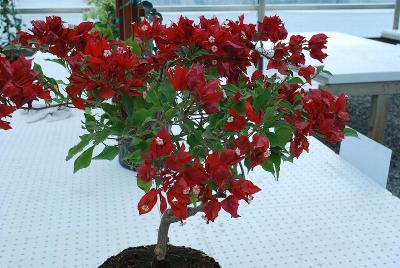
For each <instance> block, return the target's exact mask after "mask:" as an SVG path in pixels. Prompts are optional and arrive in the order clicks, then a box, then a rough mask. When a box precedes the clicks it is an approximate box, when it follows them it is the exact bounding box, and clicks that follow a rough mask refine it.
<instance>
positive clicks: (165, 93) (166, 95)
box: [160, 79, 176, 103]
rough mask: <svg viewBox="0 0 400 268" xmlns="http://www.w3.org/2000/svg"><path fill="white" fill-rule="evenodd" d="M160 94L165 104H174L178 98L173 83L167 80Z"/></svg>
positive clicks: (161, 86)
mask: <svg viewBox="0 0 400 268" xmlns="http://www.w3.org/2000/svg"><path fill="white" fill-rule="evenodd" d="M160 93H161V97H162V101H163V103H173V101H174V100H175V97H176V91H175V90H174V88H173V87H172V85H171V83H170V82H169V81H168V80H167V79H165V80H164V81H163V82H162V83H161V85H160Z"/></svg>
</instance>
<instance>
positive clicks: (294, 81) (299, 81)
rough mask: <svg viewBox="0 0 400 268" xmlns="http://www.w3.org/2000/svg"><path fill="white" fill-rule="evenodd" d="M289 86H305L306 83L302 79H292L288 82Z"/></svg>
mask: <svg viewBox="0 0 400 268" xmlns="http://www.w3.org/2000/svg"><path fill="white" fill-rule="evenodd" d="M287 83H288V84H303V83H304V81H303V79H301V78H300V77H292V78H290V79H289V80H287Z"/></svg>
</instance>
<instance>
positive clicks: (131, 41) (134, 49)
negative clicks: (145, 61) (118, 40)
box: [125, 37, 142, 57]
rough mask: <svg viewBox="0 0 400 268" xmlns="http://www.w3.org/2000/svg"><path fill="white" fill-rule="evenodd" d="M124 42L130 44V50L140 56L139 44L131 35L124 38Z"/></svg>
mask: <svg viewBox="0 0 400 268" xmlns="http://www.w3.org/2000/svg"><path fill="white" fill-rule="evenodd" d="M125 44H126V45H128V46H130V47H131V49H132V52H133V53H135V54H136V55H137V56H138V57H141V56H142V49H141V48H140V46H139V44H138V43H137V42H136V41H135V39H134V38H133V37H130V38H129V39H128V40H126V41H125Z"/></svg>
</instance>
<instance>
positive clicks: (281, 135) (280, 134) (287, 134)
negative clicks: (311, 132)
mask: <svg viewBox="0 0 400 268" xmlns="http://www.w3.org/2000/svg"><path fill="white" fill-rule="evenodd" d="M275 134H276V137H277V138H278V146H279V147H281V148H285V146H286V144H287V143H288V142H289V141H290V140H291V139H292V136H293V129H292V128H289V127H278V128H275Z"/></svg>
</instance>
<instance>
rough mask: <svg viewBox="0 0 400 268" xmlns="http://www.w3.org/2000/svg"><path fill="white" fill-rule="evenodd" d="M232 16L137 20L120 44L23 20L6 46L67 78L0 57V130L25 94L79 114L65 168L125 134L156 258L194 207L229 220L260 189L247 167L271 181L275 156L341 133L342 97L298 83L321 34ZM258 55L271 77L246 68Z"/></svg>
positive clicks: (305, 79)
mask: <svg viewBox="0 0 400 268" xmlns="http://www.w3.org/2000/svg"><path fill="white" fill-rule="evenodd" d="M243 20H244V18H243V16H241V17H239V19H238V20H237V21H232V20H227V21H224V22H222V23H221V22H219V21H218V19H217V18H215V17H214V18H211V19H207V18H205V17H200V20H199V23H195V22H194V21H193V20H190V19H188V18H186V17H181V18H180V19H179V21H178V22H176V23H172V24H171V25H169V26H165V25H162V24H161V23H160V22H159V21H158V20H157V19H155V20H154V22H152V23H149V22H147V21H143V22H142V23H140V24H136V25H134V26H133V27H134V32H135V36H136V38H135V40H130V41H129V42H127V43H124V42H121V41H117V40H106V39H105V38H104V37H102V36H101V35H100V34H99V33H97V32H96V31H94V30H93V29H92V27H93V25H92V23H90V22H83V23H81V24H79V25H77V26H75V27H66V26H64V25H63V23H62V20H61V18H59V17H47V18H46V20H44V21H42V20H39V21H33V22H32V25H33V27H32V29H31V30H30V32H20V33H19V39H17V40H16V41H15V43H18V44H19V45H21V46H23V47H30V48H34V49H36V50H38V51H42V52H49V53H52V54H54V55H55V56H57V59H53V60H52V61H54V62H56V63H59V64H61V65H62V66H64V67H65V68H66V69H67V70H68V71H69V73H70V76H69V77H68V81H69V82H68V83H66V84H57V81H56V80H54V79H52V78H50V77H46V76H45V75H44V74H43V73H42V72H41V68H40V66H38V65H35V66H33V69H32V66H31V65H32V62H31V60H27V59H25V58H22V57H21V58H19V59H18V60H16V61H14V62H9V61H8V60H7V59H6V58H4V57H2V58H0V119H1V121H0V128H2V129H10V128H11V126H10V123H9V122H8V121H7V119H6V118H7V117H10V116H11V114H12V113H13V112H14V111H15V110H17V109H29V108H30V107H31V103H32V102H33V101H36V100H44V101H45V103H46V106H45V107H43V109H44V108H47V107H54V106H68V107H74V108H77V109H80V110H83V111H84V121H83V127H84V129H86V134H84V135H82V136H81V137H80V142H79V143H78V144H77V145H76V146H74V147H72V148H71V149H70V151H69V153H68V156H67V159H71V158H73V157H75V156H77V158H76V160H75V163H74V169H75V170H74V171H75V172H76V171H78V170H79V169H82V168H86V167H88V166H89V165H90V163H91V161H92V159H108V160H111V159H113V158H114V157H116V156H117V154H118V143H119V142H120V141H121V140H122V139H129V141H130V145H131V146H133V147H134V148H135V150H134V152H133V153H131V154H129V155H127V156H125V157H126V158H127V159H129V160H130V161H132V162H133V163H135V164H136V166H137V184H138V186H139V187H140V188H141V189H143V190H144V191H145V194H144V195H143V196H142V197H141V198H140V201H139V203H138V205H137V208H138V210H139V214H146V213H149V212H150V211H152V210H153V209H155V207H156V204H158V206H157V209H159V211H160V213H161V214H162V215H163V216H162V219H161V224H160V228H159V233H158V242H157V246H156V247H155V260H163V259H164V258H165V256H166V251H167V242H168V228H169V225H170V224H171V223H173V222H179V221H182V222H183V221H185V220H186V219H187V218H188V217H190V216H193V215H195V214H196V213H198V212H201V213H202V214H203V218H204V220H205V222H207V223H209V222H210V221H211V222H213V221H214V220H215V219H216V218H217V217H218V215H219V213H221V212H223V211H225V212H227V213H229V214H230V215H231V216H232V217H234V218H237V217H240V215H239V214H238V207H239V204H240V203H243V201H245V202H247V203H250V201H251V200H252V199H253V195H254V194H256V193H257V192H259V191H260V188H259V187H257V186H256V185H255V184H253V183H252V181H251V180H250V179H249V178H247V176H248V174H251V173H248V172H246V170H247V171H250V170H252V169H254V168H256V167H257V166H261V167H262V168H263V169H264V170H266V171H267V172H271V173H272V174H273V175H274V176H276V177H278V176H279V170H280V164H281V162H282V161H292V160H293V158H297V157H299V156H300V155H301V154H302V152H304V151H308V150H309V142H308V137H309V136H310V135H317V136H319V137H322V138H325V139H326V140H327V141H328V142H330V143H337V142H340V141H341V140H342V139H343V138H344V133H345V132H346V131H349V130H347V129H345V123H346V121H348V120H349V115H348V113H347V112H346V111H345V106H346V96H344V95H341V96H333V95H332V94H331V93H329V92H328V91H325V90H318V89H310V90H305V89H304V88H305V87H306V86H307V84H310V83H311V80H312V78H313V77H314V76H316V75H318V74H319V73H320V72H325V70H324V69H323V67H322V66H318V67H314V66H310V65H307V64H306V62H305V58H306V57H305V54H307V53H308V54H309V55H310V57H311V58H314V59H316V60H318V61H320V62H323V60H324V59H325V58H326V57H327V54H326V53H325V52H324V49H325V48H326V44H327V36H326V35H325V34H316V35H314V36H312V37H311V38H310V39H308V40H307V39H306V38H305V37H303V36H301V35H293V36H290V37H288V33H287V30H286V29H285V27H284V24H283V23H282V21H281V20H280V18H279V17H277V16H272V17H265V18H264V20H263V21H262V22H261V23H260V25H258V26H256V25H254V24H246V23H244V22H243ZM267 47H268V48H267ZM261 57H264V58H266V61H267V62H266V69H268V70H270V71H269V72H270V73H272V75H269V76H267V75H264V74H263V72H261V71H259V70H256V69H255V68H254V67H255V66H257V64H258V62H259V60H260V58H261ZM251 67H253V71H250V70H252V69H251ZM254 70H255V71H254ZM36 109H42V108H36ZM96 146H100V147H103V148H102V152H101V153H100V154H98V155H94V148H95V147H96Z"/></svg>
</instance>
